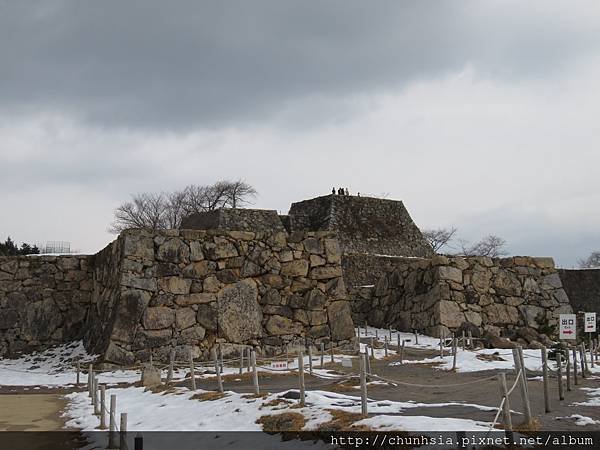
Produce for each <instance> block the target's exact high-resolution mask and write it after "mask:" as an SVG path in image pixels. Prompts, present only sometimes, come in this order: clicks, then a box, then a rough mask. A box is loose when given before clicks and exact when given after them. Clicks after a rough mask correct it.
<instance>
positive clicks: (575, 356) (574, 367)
mask: <svg viewBox="0 0 600 450" xmlns="http://www.w3.org/2000/svg"><path fill="white" fill-rule="evenodd" d="M571 350H572V352H573V383H575V386H577V385H578V384H579V379H578V378H577V350H575V347H573V348H572V349H571ZM567 351H568V350H567Z"/></svg>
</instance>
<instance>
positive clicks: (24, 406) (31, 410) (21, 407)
mask: <svg viewBox="0 0 600 450" xmlns="http://www.w3.org/2000/svg"><path fill="white" fill-rule="evenodd" d="M65 406H66V401H65V400H64V399H63V398H62V394H58V393H56V394H2V395H0V431H56V430H62V429H63V427H64V425H65V421H64V419H63V418H61V417H60V413H61V411H62V410H63V409H64V408H65Z"/></svg>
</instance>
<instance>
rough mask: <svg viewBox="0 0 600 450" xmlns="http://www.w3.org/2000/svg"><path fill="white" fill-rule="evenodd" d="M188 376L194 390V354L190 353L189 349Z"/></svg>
mask: <svg viewBox="0 0 600 450" xmlns="http://www.w3.org/2000/svg"><path fill="white" fill-rule="evenodd" d="M190 377H191V381H192V391H195V390H196V371H195V369H194V355H192V350H191V349H190Z"/></svg>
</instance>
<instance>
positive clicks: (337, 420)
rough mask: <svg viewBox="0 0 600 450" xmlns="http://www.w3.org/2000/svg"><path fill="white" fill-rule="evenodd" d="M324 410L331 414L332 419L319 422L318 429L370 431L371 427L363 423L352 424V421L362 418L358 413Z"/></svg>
mask: <svg viewBox="0 0 600 450" xmlns="http://www.w3.org/2000/svg"><path fill="white" fill-rule="evenodd" d="M326 411H327V412H328V413H329V414H331V416H332V419H331V420H330V421H329V422H326V423H324V424H321V425H320V426H319V428H318V430H319V431H371V428H369V427H367V426H364V425H360V426H354V422H357V421H359V420H361V419H363V417H362V416H361V415H360V414H358V413H349V412H347V411H342V410H339V409H327V410H326Z"/></svg>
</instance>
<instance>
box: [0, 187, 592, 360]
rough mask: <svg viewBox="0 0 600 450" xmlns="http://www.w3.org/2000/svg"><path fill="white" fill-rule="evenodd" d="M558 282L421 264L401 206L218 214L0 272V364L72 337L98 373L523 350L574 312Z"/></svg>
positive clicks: (341, 204) (354, 200) (502, 264)
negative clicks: (237, 356)
mask: <svg viewBox="0 0 600 450" xmlns="http://www.w3.org/2000/svg"><path fill="white" fill-rule="evenodd" d="M563 272H564V271H563ZM563 272H559V271H557V270H556V269H555V267H554V261H553V260H552V259H551V258H531V257H512V258H502V259H497V258H494V259H492V258H484V257H456V256H443V255H435V254H434V252H433V250H432V249H431V247H430V246H429V245H428V244H427V242H426V241H425V240H424V239H423V236H422V235H421V232H420V230H419V229H418V227H417V226H416V225H415V224H414V222H413V221H412V219H411V217H410V215H409V213H408V211H407V210H406V208H405V207H404V205H403V203H402V202H401V201H393V200H383V199H377V198H369V197H354V196H342V195H328V196H323V197H318V198H314V199H311V200H306V201H303V202H299V203H294V204H292V206H291V208H290V211H289V214H288V215H285V216H280V215H278V214H277V212H276V211H270V210H255V209H220V210H216V211H212V212H208V213H203V214H196V215H193V216H190V217H188V218H187V219H185V220H184V221H183V223H182V226H181V229H179V230H162V231H147V230H128V231H126V232H124V233H122V234H121V235H120V236H119V237H118V238H117V239H116V240H115V241H114V242H112V243H111V244H109V245H108V246H107V247H106V248H105V249H103V250H102V251H100V252H99V253H97V254H96V255H90V256H41V257H2V258H0V355H15V354H18V353H20V352H28V351H32V350H41V349H44V348H47V347H50V346H53V345H57V344H62V343H65V342H70V341H73V340H77V339H83V341H84V345H85V347H86V348H87V349H88V351H89V352H91V353H94V354H98V355H100V358H101V359H102V361H104V362H105V363H108V364H121V365H129V364H133V363H135V362H139V361H146V360H148V358H149V357H150V355H152V356H153V357H154V358H155V359H158V360H167V359H168V355H169V353H170V352H171V350H172V349H175V350H176V352H178V353H179V357H186V356H187V355H188V354H189V352H190V351H191V352H192V353H193V354H194V356H200V357H208V356H209V354H210V352H211V351H212V350H214V349H215V348H216V346H217V345H220V346H221V348H222V349H223V351H224V353H225V354H227V353H230V352H236V353H237V352H238V351H239V349H240V347H241V346H252V347H254V348H255V349H257V351H259V352H260V353H262V354H267V355H272V354H277V353H282V352H284V351H285V349H286V348H289V349H293V348H294V347H295V346H304V345H306V344H314V345H318V344H320V343H321V342H323V343H325V344H326V345H328V346H329V345H333V346H345V345H347V346H352V345H353V343H354V339H355V337H354V334H355V333H354V326H355V324H361V325H362V324H364V323H365V322H368V323H369V324H370V325H375V326H381V327H388V326H390V327H394V328H397V329H399V330H404V331H412V330H419V331H420V332H422V333H426V334H429V335H433V336H446V335H448V334H449V333H451V332H460V331H461V330H466V331H471V332H472V333H473V334H474V335H475V336H479V335H484V334H486V335H489V336H506V337H509V338H512V339H513V340H518V341H519V342H521V343H522V344H527V345H536V343H539V341H543V340H544V339H546V338H545V336H544V333H547V332H548V330H549V329H550V328H551V327H552V326H553V325H556V323H557V320H558V315H559V314H560V313H567V312H571V311H573V310H575V311H577V310H578V308H579V307H580V304H579V303H578V302H580V299H585V298H586V297H585V295H582V293H581V290H580V289H578V287H577V283H575V282H572V280H573V279H575V277H576V275H574V274H572V273H568V274H564V273H563ZM570 272H572V271H570ZM590 273H591V272H590ZM586 277H587V278H586V280H587V281H586V284H585V285H586V286H588V287H589V286H590V285H594V286H596V287H597V286H600V276H596V277H594V276H592V275H586ZM588 278H589V280H588ZM564 279H567V280H568V281H567V286H568V289H567V291H566V292H565V288H564V287H563V280H564ZM567 292H568V295H567ZM573 299H576V300H575V303H574V301H573ZM581 301H584V300H581Z"/></svg>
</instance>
